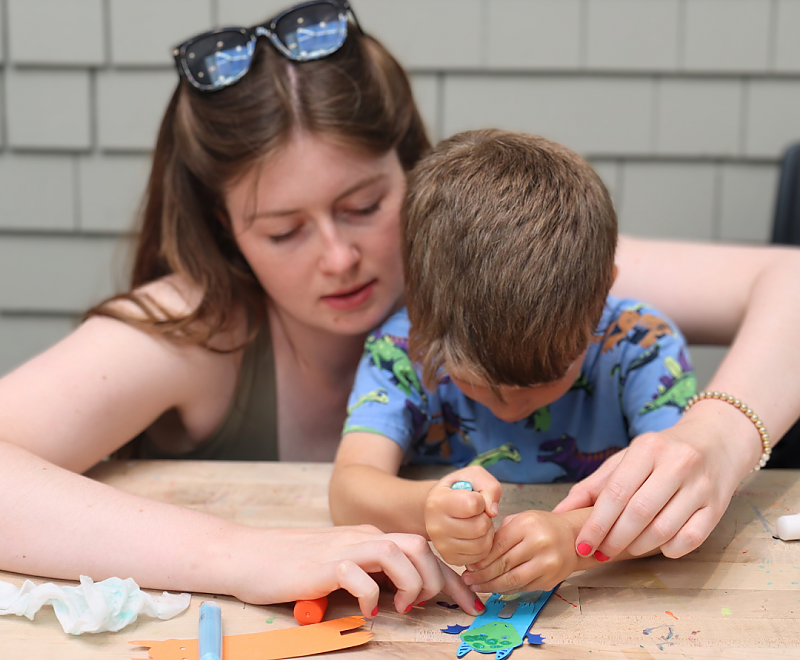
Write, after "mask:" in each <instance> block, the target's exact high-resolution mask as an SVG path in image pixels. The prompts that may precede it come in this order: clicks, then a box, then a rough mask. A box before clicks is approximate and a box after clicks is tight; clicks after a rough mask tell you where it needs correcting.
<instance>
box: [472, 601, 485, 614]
mask: <svg viewBox="0 0 800 660" xmlns="http://www.w3.org/2000/svg"><path fill="white" fill-rule="evenodd" d="M474 605H475V609H476V610H478V612H483V610H485V609H486V605H484V604H483V601H482V600H481V599H480V598H476V599H475V603H474Z"/></svg>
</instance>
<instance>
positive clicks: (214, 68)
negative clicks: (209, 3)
mask: <svg viewBox="0 0 800 660" xmlns="http://www.w3.org/2000/svg"><path fill="white" fill-rule="evenodd" d="M348 18H352V19H353V22H354V23H355V24H356V27H358V29H359V30H361V26H360V25H359V24H358V19H357V18H356V15H355V14H354V13H353V10H352V8H351V7H350V3H349V2H348V1H347V0H313V1H312V2H303V3H301V4H299V5H295V6H294V7H290V8H289V9H286V10H284V11H282V12H281V13H280V14H278V15H277V16H275V17H274V18H272V19H270V20H269V21H267V22H266V23H263V24H261V25H255V26H253V27H251V28H239V27H226V28H219V29H218V30H213V31H211V32H205V33H203V34H200V35H198V36H196V37H192V38H191V39H189V40H188V41H185V42H184V43H182V44H181V45H180V46H177V47H176V48H175V49H174V50H173V51H172V54H173V56H174V57H175V66H176V67H177V68H178V73H179V74H180V75H181V76H183V77H184V78H185V79H186V80H187V81H188V82H189V84H190V85H192V86H193V87H194V88H195V89H199V90H200V91H202V92H216V91H217V90H220V89H224V88H225V87H230V86H231V85H233V84H234V83H236V82H238V81H239V80H241V78H242V76H244V74H246V73H247V72H248V71H249V70H250V64H251V63H252V61H253V54H254V53H255V47H256V41H257V40H258V38H259V37H267V38H268V39H269V40H270V42H272V45H273V46H275V48H276V49H277V50H278V52H280V53H281V54H282V55H283V56H284V57H287V58H289V59H290V60H293V61H295V62H307V61H309V60H321V59H322V58H324V57H328V56H329V55H332V54H333V53H335V52H336V51H337V50H339V49H340V48H341V47H342V45H343V44H344V41H345V39H346V38H347V21H348Z"/></svg>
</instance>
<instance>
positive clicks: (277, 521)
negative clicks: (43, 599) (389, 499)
mask: <svg viewBox="0 0 800 660" xmlns="http://www.w3.org/2000/svg"><path fill="white" fill-rule="evenodd" d="M90 476H92V477H94V478H96V479H98V480H100V481H103V482H105V483H108V484H112V485H114V486H116V487H118V488H121V489H124V490H128V491H131V492H134V493H138V494H141V495H146V496H148V497H152V498H155V499H159V500H163V501H165V502H171V503H174V504H178V505H181V506H186V507H190V508H193V509H197V510H200V511H207V512H209V513H212V514H215V515H218V516H222V517H225V518H230V519H232V520H237V521H239V522H241V523H245V524H249V525H257V526H303V527H306V526H325V525H329V524H330V519H329V517H328V504H327V484H328V479H329V476H330V466H329V465H318V464H288V463H281V464H264V463H262V464H259V463H225V462H183V463H178V462H170V461H164V462H160V461H146V462H145V461H143V462H119V463H106V464H102V465H100V466H98V467H96V468H95V469H94V470H93V471H92V472H91V473H90ZM567 488H568V487H567V486H566V485H536V486H516V485H508V486H506V488H505V493H504V496H503V500H502V502H501V505H500V513H501V516H502V515H503V514H508V513H512V512H515V511H521V510H523V509H527V508H543V509H549V508H552V507H553V506H554V505H555V504H556V503H557V502H558V501H559V500H560V499H561V498H562V497H563V496H564V495H565V494H566V492H567ZM798 510H800V472H794V471H763V472H759V473H755V474H753V475H751V476H750V477H748V479H747V480H746V481H745V482H744V483H743V484H742V485H741V486H740V488H739V491H738V493H737V495H736V496H735V497H734V499H733V502H732V503H731V506H730V508H729V509H728V512H727V513H726V514H725V517H724V518H723V519H722V521H721V522H720V524H719V526H718V527H717V529H716V530H715V531H714V533H713V534H712V535H711V537H710V538H709V539H708V540H707V541H706V542H705V544H704V545H703V546H702V547H701V548H700V549H699V550H697V551H695V552H693V553H691V554H690V555H688V556H686V557H683V558H682V559H679V560H669V559H665V558H663V557H652V558H648V559H640V560H635V561H629V562H622V563H620V564H612V565H609V566H602V567H599V568H596V569H594V570H592V571H587V572H584V573H578V574H575V575H574V576H573V577H572V578H571V579H570V580H569V581H567V582H564V583H563V584H562V585H561V587H560V588H559V590H558V592H557V594H556V595H555V596H554V597H553V598H552V599H551V601H550V603H549V604H548V605H547V607H546V608H545V609H544V611H543V612H542V615H541V616H540V618H539V619H538V621H537V622H536V624H535V626H534V630H535V631H536V632H538V633H539V634H541V635H543V636H544V637H545V641H546V644H545V645H544V646H541V647H532V646H523V647H522V648H519V649H517V650H515V651H514V654H513V655H512V656H511V657H512V658H515V659H517V660H522V659H524V658H533V657H536V658H538V659H540V660H543V659H548V660H549V659H551V658H580V659H598V658H600V659H607V658H628V659H638V658H664V659H667V660H671V659H673V658H740V659H747V660H754V659H756V658H798V657H800V541H797V542H790V543H786V542H783V541H780V540H777V539H775V538H773V533H774V532H775V522H776V520H777V518H778V517H779V516H781V515H785V514H787V513H794V512H797V511H798ZM54 541H55V540H54ZM153 542H154V543H157V542H158V540H154V541H153ZM276 570H279V569H277V567H276ZM120 577H125V576H120ZM25 578H26V576H21V575H16V574H10V573H0V580H3V581H6V582H13V583H15V584H18V585H20V584H22V582H23V580H24V579H25ZM34 581H35V582H36V583H37V584H38V583H40V582H44V580H42V579H40V578H34ZM201 600H203V598H202V597H194V598H192V605H191V607H190V608H189V610H188V611H187V612H185V613H183V614H181V615H179V616H177V617H176V618H174V619H171V620H169V621H159V620H153V619H149V618H147V617H141V618H140V619H139V621H137V622H136V623H135V624H133V625H132V626H129V627H128V628H126V629H123V630H122V631H120V632H118V633H101V634H97V635H82V636H80V637H73V636H70V635H66V634H64V632H63V631H62V630H61V627H60V625H59V624H58V621H57V620H56V618H55V615H54V613H53V610H52V608H49V607H46V608H44V609H43V610H42V611H40V612H39V614H37V615H36V620H35V621H28V620H27V619H24V618H21V617H16V616H5V617H0V659H1V660H17V659H25V660H28V659H32V660H38V659H40V658H41V659H45V658H46V659H48V660H49V659H51V658H52V659H56V660H73V659H74V660H78V659H80V660H91V659H94V658H103V659H117V658H119V659H124V660H128V659H129V658H142V659H143V658H146V657H147V653H146V652H145V651H142V650H141V649H136V648H135V647H132V646H129V645H128V644H127V642H128V640H131V639H169V638H188V637H192V636H194V637H196V636H197V620H198V609H199V606H200V602H201ZM444 600H445V599H444V598H443V597H440V598H435V599H432V600H431V601H429V602H428V603H427V604H426V605H425V606H424V607H417V608H415V609H414V610H412V612H411V613H410V614H408V615H399V614H396V613H394V611H393V608H392V604H391V595H390V594H385V595H383V596H382V597H381V604H380V614H379V615H378V617H377V618H376V619H375V620H374V621H373V622H368V624H367V626H368V627H369V628H371V630H372V631H373V633H374V635H375V639H374V641H372V642H370V643H369V644H367V645H365V646H362V647H359V648H356V649H354V650H351V651H344V652H339V653H337V654H335V657H337V658H342V659H344V658H359V659H364V660H366V659H367V658H370V659H372V658H389V657H391V658H455V652H456V647H457V645H458V641H457V637H456V636H452V635H446V634H444V633H442V632H440V628H442V627H444V626H447V625H450V624H461V625H467V624H468V622H469V621H470V617H468V616H467V615H466V614H464V613H462V612H460V611H457V610H450V609H447V608H445V607H443V606H442V605H439V604H437V601H444ZM219 602H220V603H221V605H222V609H223V621H224V626H225V632H226V634H241V633H248V632H259V631H263V630H272V629H278V628H285V627H289V626H294V625H297V624H296V623H295V622H294V619H293V617H292V609H291V608H292V606H291V604H287V605H278V606H271V607H256V606H251V605H244V604H242V603H241V602H239V601H236V600H234V599H232V598H222V597H220V598H219ZM357 613H358V609H357V605H356V602H355V599H353V598H352V597H350V596H349V595H347V594H343V593H342V594H335V595H334V596H333V597H332V598H331V603H330V606H329V608H328V613H327V614H326V618H337V617H339V616H348V615H351V614H357ZM493 657H494V656H493V655H486V656H484V655H479V654H477V653H474V652H473V653H471V654H470V655H468V656H467V658H473V660H481V659H484V658H485V659H486V660H489V659H490V658H493Z"/></svg>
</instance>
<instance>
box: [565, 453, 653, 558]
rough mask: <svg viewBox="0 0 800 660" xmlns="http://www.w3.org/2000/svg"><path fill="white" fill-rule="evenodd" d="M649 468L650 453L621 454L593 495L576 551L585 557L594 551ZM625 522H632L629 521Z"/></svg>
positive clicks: (651, 467) (650, 463)
mask: <svg viewBox="0 0 800 660" xmlns="http://www.w3.org/2000/svg"><path fill="white" fill-rule="evenodd" d="M629 449H632V448H629ZM652 471H653V457H652V455H648V454H647V452H631V451H629V452H628V453H627V454H626V455H625V456H624V457H623V459H622V460H621V461H620V463H619V465H617V467H616V469H615V470H614V471H613V472H612V473H611V475H610V476H609V477H608V480H607V482H606V484H605V486H604V488H603V490H602V491H601V492H600V494H599V495H598V496H597V500H596V502H595V504H594V509H593V510H592V512H591V514H589V518H588V519H587V520H586V522H585V523H584V524H583V527H582V528H581V531H580V532H579V533H578V538H577V541H576V546H577V550H578V553H579V554H581V555H583V556H584V557H585V556H588V555H589V554H591V553H593V552H596V551H597V549H598V548H599V547H600V545H601V544H602V543H603V541H604V540H605V538H606V536H607V535H608V533H609V532H610V531H611V528H612V527H613V526H614V525H615V523H617V519H618V518H619V517H620V515H621V514H623V512H624V511H625V507H626V506H627V505H628V502H629V501H630V499H631V497H632V496H633V495H634V493H636V491H637V490H638V489H639V488H640V487H641V485H642V484H643V483H644V482H645V481H646V480H647V478H648V477H649V476H650V474H651V473H652ZM647 522H650V521H649V520H648V521H647ZM626 524H629V525H630V526H631V527H632V526H634V524H632V523H626ZM631 540H633V539H631Z"/></svg>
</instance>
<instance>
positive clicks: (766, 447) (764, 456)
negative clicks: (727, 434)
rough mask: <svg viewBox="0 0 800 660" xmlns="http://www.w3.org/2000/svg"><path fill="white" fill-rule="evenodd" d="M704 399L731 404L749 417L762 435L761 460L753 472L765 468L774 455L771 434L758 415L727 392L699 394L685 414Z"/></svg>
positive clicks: (686, 408) (692, 399) (690, 400)
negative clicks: (770, 439) (770, 440)
mask: <svg viewBox="0 0 800 660" xmlns="http://www.w3.org/2000/svg"><path fill="white" fill-rule="evenodd" d="M703 399H719V400H720V401H725V402H726V403H730V404H731V405H732V406H734V407H736V408H738V409H739V410H741V411H742V412H743V413H744V414H745V415H747V417H748V419H750V421H751V422H753V424H755V425H756V429H757V430H758V433H759V434H760V435H761V458H760V459H759V460H758V464H757V465H756V466H755V467H754V468H753V470H760V469H761V468H763V467H764V466H765V465H766V464H767V461H768V460H769V457H770V455H771V454H772V445H771V444H770V442H769V433H767V429H766V428H764V422H762V421H761V420H760V419H759V418H758V415H756V414H755V413H754V412H753V410H752V409H751V408H750V407H749V406H748V405H747V404H746V403H743V402H742V401H739V399H736V398H734V397H732V396H731V395H730V394H725V392H710V391H705V392H698V393H697V394H695V395H694V396H693V397H692V398H691V399H689V401H688V402H687V403H686V407H685V408H684V409H683V412H686V411H688V410H689V408H691V407H692V406H693V405H694V404H695V403H697V402H698V401H702V400H703Z"/></svg>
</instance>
